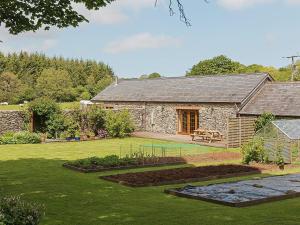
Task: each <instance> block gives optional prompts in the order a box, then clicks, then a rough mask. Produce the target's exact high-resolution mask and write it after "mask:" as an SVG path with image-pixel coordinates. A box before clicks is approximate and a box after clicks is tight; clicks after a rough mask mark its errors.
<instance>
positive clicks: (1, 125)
mask: <svg viewBox="0 0 300 225" xmlns="http://www.w3.org/2000/svg"><path fill="white" fill-rule="evenodd" d="M23 127H24V114H23V112H22V111H17V110H16V111H15V110H5V111H4V110H3V111H0V134H4V133H6V132H8V131H21V130H22V129H23Z"/></svg>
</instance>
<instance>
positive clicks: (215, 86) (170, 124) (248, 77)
mask: <svg viewBox="0 0 300 225" xmlns="http://www.w3.org/2000/svg"><path fill="white" fill-rule="evenodd" d="M271 81H272V78H271V77H270V76H269V75H268V74H265V73H259V74H239V75H219V76H216V75H215V76H195V77H172V78H166V77H164V78H155V79H121V80H119V81H118V82H116V83H114V84H112V85H110V86H109V87H107V88H106V89H105V90H103V91H102V92H101V93H99V94H98V95H97V96H95V97H94V98H93V99H92V101H93V102H94V103H98V104H102V105H103V107H105V108H107V109H114V110H120V109H127V110H128V111H129V112H130V113H131V115H132V118H133V120H134V121H135V124H136V130H138V131H148V132H157V133H166V134H191V133H193V131H194V130H195V129H197V128H205V129H210V130H217V131H219V132H221V133H222V134H224V135H226V132H227V121H228V119H229V118H235V117H237V116H238V115H239V111H240V110H241V109H242V108H243V107H244V106H245V105H246V104H247V103H248V102H249V100H250V99H251V98H252V97H253V96H254V95H255V94H256V93H257V92H258V91H260V90H261V89H262V87H263V86H264V85H265V84H266V83H267V82H271Z"/></svg>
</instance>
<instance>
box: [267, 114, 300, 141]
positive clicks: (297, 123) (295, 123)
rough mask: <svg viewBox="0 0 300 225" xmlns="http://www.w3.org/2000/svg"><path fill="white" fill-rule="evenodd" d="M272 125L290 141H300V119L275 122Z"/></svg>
mask: <svg viewBox="0 0 300 225" xmlns="http://www.w3.org/2000/svg"><path fill="white" fill-rule="evenodd" d="M272 123H273V124H274V125H275V126H276V127H277V128H278V129H279V130H281V131H282V132H283V133H284V134H285V135H286V136H288V137H289V138H290V139H292V140H299V139H300V119H295V120H275V121H273V122H272Z"/></svg>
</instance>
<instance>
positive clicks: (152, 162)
mask: <svg viewBox="0 0 300 225" xmlns="http://www.w3.org/2000/svg"><path fill="white" fill-rule="evenodd" d="M183 163H186V162H185V160H184V159H183V158H181V157H150V156H148V157H124V158H120V157H118V156H116V155H110V156H106V157H103V158H99V157H91V158H86V159H79V160H75V161H69V162H66V163H64V164H63V166H64V167H66V168H68V169H72V170H75V171H79V172H83V173H91V172H101V171H108V170H119V169H130V168H139V167H149V166H163V165H173V164H183Z"/></svg>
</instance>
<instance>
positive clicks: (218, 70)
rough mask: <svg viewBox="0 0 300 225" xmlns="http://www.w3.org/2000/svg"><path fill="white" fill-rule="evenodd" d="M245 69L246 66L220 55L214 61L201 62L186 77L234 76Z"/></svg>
mask: <svg viewBox="0 0 300 225" xmlns="http://www.w3.org/2000/svg"><path fill="white" fill-rule="evenodd" d="M243 67H245V66H244V65H242V64H240V63H239V62H235V61H233V60H231V59H230V58H228V57H226V56H224V55H220V56H216V57H214V58H212V59H207V60H203V61H200V62H199V63H198V64H196V65H194V66H193V67H192V69H191V70H190V71H188V72H187V74H186V75H187V76H194V75H217V74H232V73H238V72H239V71H240V70H241V69H242V68H243Z"/></svg>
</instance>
